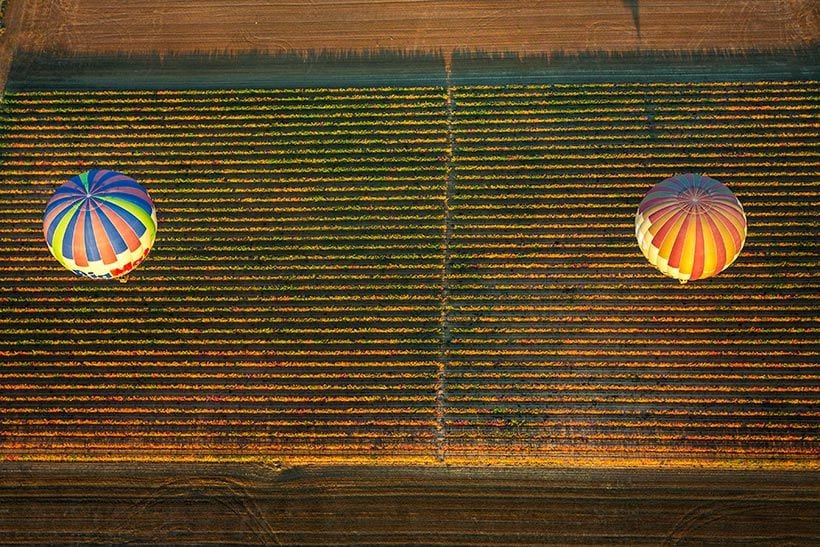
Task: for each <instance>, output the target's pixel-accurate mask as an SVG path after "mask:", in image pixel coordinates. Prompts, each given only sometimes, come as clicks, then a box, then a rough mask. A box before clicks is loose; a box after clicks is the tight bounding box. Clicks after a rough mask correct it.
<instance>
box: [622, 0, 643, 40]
mask: <svg viewBox="0 0 820 547" xmlns="http://www.w3.org/2000/svg"><path fill="white" fill-rule="evenodd" d="M622 1H623V3H624V6H626V7H627V8H629V11H631V12H632V22H633V23H634V24H635V31H636V32H637V33H638V40H640V39H641V14H640V9H639V8H638V0H622Z"/></svg>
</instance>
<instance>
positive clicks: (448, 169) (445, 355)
mask: <svg viewBox="0 0 820 547" xmlns="http://www.w3.org/2000/svg"><path fill="white" fill-rule="evenodd" d="M444 68H445V74H446V84H445V90H446V92H445V106H446V109H447V156H446V157H447V160H446V165H445V175H444V184H445V187H444V219H443V226H442V239H443V252H442V265H441V351H440V355H439V367H438V373H437V375H436V458H437V459H438V461H439V462H442V463H443V462H444V461H445V458H446V448H447V439H446V436H447V431H446V423H445V406H446V402H447V365H448V362H449V357H450V355H449V351H450V350H449V345H450V336H451V334H450V318H449V306H450V241H451V239H452V233H453V226H452V213H451V210H450V202H451V200H452V197H453V193H454V191H455V177H456V174H455V164H454V155H455V145H456V143H455V140H456V139H455V133H454V130H453V118H454V111H455V97H454V96H453V85H452V71H451V67H450V66H449V65H448V64H447V63H445V67H444Z"/></svg>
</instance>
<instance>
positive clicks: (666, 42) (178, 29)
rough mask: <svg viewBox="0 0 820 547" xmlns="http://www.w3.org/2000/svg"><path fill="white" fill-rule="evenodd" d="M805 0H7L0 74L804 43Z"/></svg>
mask: <svg viewBox="0 0 820 547" xmlns="http://www.w3.org/2000/svg"><path fill="white" fill-rule="evenodd" d="M819 21H820V17H818V10H817V9H816V6H815V5H814V3H813V2H811V1H810V0H750V1H744V2H736V1H725V0H724V1H691V2H678V1H671V0H662V1H655V2H639V1H638V0H631V1H626V0H604V1H601V0H575V1H573V2H533V1H525V0H513V1H507V0H503V1H502V0H492V1H485V2H480V3H477V2H471V1H463V0H449V1H426V0H392V1H391V0H385V1H362V0H359V1H355V0H354V1H351V0H315V1H303V2H271V1H262V0H242V1H225V0H185V1H176V2H173V3H163V2H156V1H155V0H133V1H129V2H121V3H116V4H114V5H112V4H111V3H110V2H102V1H100V0H29V1H24V0H12V1H11V2H10V3H9V6H8V10H7V13H6V21H5V24H6V26H7V27H8V32H7V33H6V35H5V36H4V37H3V40H4V43H3V47H2V55H0V75H2V76H0V84H4V82H5V76H4V75H5V74H6V72H7V66H8V63H9V60H10V58H11V56H12V54H13V51H14V50H16V49H24V50H34V51H54V52H59V53H63V54H65V53H69V54H70V53H76V54H99V53H133V54H141V53H190V52H200V53H203V52H213V53H226V52H246V51H257V52H270V53H284V52H293V51H305V52H307V51H328V50H329V51H346V50H354V51H364V50H385V49H387V50H399V51H408V52H429V51H441V52H442V53H444V56H445V59H447V58H448V56H449V54H450V53H451V52H452V51H453V50H457V49H460V50H465V49H466V50H490V51H509V52H517V53H521V54H537V53H544V52H547V53H548V52H557V51H563V52H580V51H634V50H637V49H641V50H685V51H694V50H709V49H713V48H715V49H750V48H756V49H760V48H782V47H790V46H795V47H799V46H805V45H806V44H809V43H812V42H814V41H816V39H817V36H818V29H820V23H819Z"/></svg>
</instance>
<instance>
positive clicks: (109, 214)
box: [43, 169, 157, 279]
mask: <svg viewBox="0 0 820 547" xmlns="http://www.w3.org/2000/svg"><path fill="white" fill-rule="evenodd" d="M43 233H44V234H45V237H46V243H47V244H48V249H49V250H50V251H51V254H53V255H54V257H55V258H56V259H57V260H58V261H59V262H60V263H61V264H62V265H63V266H65V267H66V268H68V269H69V270H71V271H72V272H74V273H75V274H77V275H80V276H85V277H90V278H92V279H112V278H115V277H119V276H122V275H125V274H127V273H128V272H130V271H131V270H133V269H134V268H136V267H137V265H138V264H139V263H140V262H142V261H143V259H144V258H145V257H146V256H147V255H148V251H149V250H150V249H151V245H153V244H154V238H155V237H156V234H157V210H156V208H155V207H154V202H153V201H151V198H150V197H149V196H148V192H147V191H146V190H145V188H143V187H142V186H141V185H139V184H138V183H137V182H136V181H135V180H133V179H132V178H130V177H127V176H126V175H123V174H121V173H117V172H115V171H108V170H96V169H94V170H91V171H88V172H86V173H83V174H81V175H77V176H76V177H72V178H71V179H69V181H68V182H66V183H65V184H63V185H62V186H60V187H59V188H58V189H57V191H56V192H55V193H54V196H52V198H51V199H50V200H49V202H48V204H47V205H46V211H45V216H44V218H43Z"/></svg>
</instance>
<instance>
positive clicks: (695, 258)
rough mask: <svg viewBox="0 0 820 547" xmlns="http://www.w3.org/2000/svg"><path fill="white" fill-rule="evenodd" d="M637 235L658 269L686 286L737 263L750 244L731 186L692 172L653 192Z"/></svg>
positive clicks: (644, 203) (638, 220)
mask: <svg viewBox="0 0 820 547" xmlns="http://www.w3.org/2000/svg"><path fill="white" fill-rule="evenodd" d="M635 235H636V236H637V237H638V245H640V247H641V250H642V251H643V254H644V256H646V258H647V260H649V262H650V263H651V264H652V265H653V266H655V267H656V268H657V269H659V270H660V271H661V272H663V273H664V274H666V275H668V276H669V277H673V278H675V279H678V280H680V282H681V283H686V282H687V281H694V280H695V279H704V278H706V277H711V276H713V275H717V274H718V273H720V272H722V271H723V270H725V269H726V268H727V267H728V266H729V265H730V264H731V263H732V262H734V261H735V259H736V258H737V257H738V255H739V254H740V250H741V249H742V248H743V243H744V242H745V241H746V214H745V213H744V212H743V206H742V205H741V204H740V202H739V201H738V199H737V198H736V197H735V195H734V194H733V193H732V191H731V190H729V188H727V187H726V185H724V184H723V183H721V182H718V181H716V180H715V179H712V178H709V177H705V176H703V175H696V174H692V173H687V174H685V175H677V176H674V177H671V178H668V179H666V180H664V181H663V182H661V183H659V184H657V185H656V186H655V187H653V188H652V189H651V190H649V192H648V193H647V194H646V196H644V198H643V200H642V201H641V204H640V206H638V212H637V214H636V215H635Z"/></svg>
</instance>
